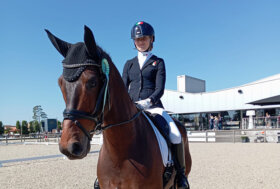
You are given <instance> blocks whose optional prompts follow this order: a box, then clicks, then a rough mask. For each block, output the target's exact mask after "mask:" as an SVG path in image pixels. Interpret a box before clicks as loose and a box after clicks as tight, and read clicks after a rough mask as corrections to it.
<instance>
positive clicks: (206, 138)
mask: <svg viewBox="0 0 280 189" xmlns="http://www.w3.org/2000/svg"><path fill="white" fill-rule="evenodd" d="M205 142H206V143H207V142H208V131H206V132H205Z"/></svg>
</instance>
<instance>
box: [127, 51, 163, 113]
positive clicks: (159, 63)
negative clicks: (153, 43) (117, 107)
mask: <svg viewBox="0 0 280 189" xmlns="http://www.w3.org/2000/svg"><path fill="white" fill-rule="evenodd" d="M122 78H123V81H124V84H125V86H126V88H127V89H128V93H129V96H130V98H131V99H132V101H133V102H136V101H139V100H144V99H146V98H150V99H151V101H152V103H153V106H155V107H162V108H163V105H162V103H161V101H160V98H161V97H162V95H163V93H164V87H165V80H166V72H165V65H164V60H163V59H161V58H158V57H157V56H155V55H152V57H151V58H149V59H148V60H147V62H146V63H145V64H144V65H143V67H142V69H140V66H139V62H138V57H137V56H136V57H134V58H133V59H131V60H128V61H127V62H126V64H125V66H124V69H123V74H122Z"/></svg>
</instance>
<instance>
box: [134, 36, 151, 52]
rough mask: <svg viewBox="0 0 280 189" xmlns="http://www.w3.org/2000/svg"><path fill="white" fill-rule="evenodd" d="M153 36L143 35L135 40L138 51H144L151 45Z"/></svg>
mask: <svg viewBox="0 0 280 189" xmlns="http://www.w3.org/2000/svg"><path fill="white" fill-rule="evenodd" d="M151 41H152V38H151V37H150V36H143V37H140V38H137V39H135V40H134V43H135V46H136V48H137V50H138V51H140V52H144V51H146V50H147V49H148V48H149V47H150V43H151Z"/></svg>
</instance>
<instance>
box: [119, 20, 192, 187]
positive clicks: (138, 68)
mask: <svg viewBox="0 0 280 189" xmlns="http://www.w3.org/2000/svg"><path fill="white" fill-rule="evenodd" d="M131 38H132V39H133V42H134V45H135V48H136V49H137V51H138V54H137V56H136V57H134V58H132V59H131V60H128V61H127V62H126V64H125V66H124V69H123V74H122V78H123V81H124V84H125V86H126V87H127V89H128V93H129V95H130V97H131V99H132V100H133V101H134V102H135V103H136V104H137V106H138V107H140V108H141V109H144V110H146V111H149V112H151V113H157V114H161V115H162V116H163V117H164V118H165V119H166V121H167V122H168V123H169V126H170V134H169V140H170V142H171V143H172V147H171V150H172V153H173V155H174V156H175V158H174V163H175V168H176V170H177V185H178V188H187V187H188V181H187V178H186V176H185V153H184V145H183V143H182V137H181V134H180V132H179V130H178V128H177V126H176V124H175V123H174V122H173V120H172V119H171V117H170V116H169V115H168V114H167V113H166V111H164V109H163V105H162V103H161V100H160V98H161V97H162V95H163V93H164V87H165V80H166V73H165V65H164V60H163V59H162V58H159V57H157V56H155V55H153V54H152V49H153V42H154V41H155V33H154V29H153V27H152V26H151V25H150V24H148V23H147V22H143V21H141V22H137V23H136V24H135V25H134V26H133V27H132V30H131Z"/></svg>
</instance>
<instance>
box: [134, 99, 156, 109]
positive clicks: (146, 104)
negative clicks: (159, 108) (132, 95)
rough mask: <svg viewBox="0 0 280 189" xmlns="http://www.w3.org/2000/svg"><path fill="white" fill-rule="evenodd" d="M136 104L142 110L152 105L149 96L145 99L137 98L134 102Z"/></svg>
mask: <svg viewBox="0 0 280 189" xmlns="http://www.w3.org/2000/svg"><path fill="white" fill-rule="evenodd" d="M136 104H137V106H138V107H139V108H140V109H142V110H146V109H148V108H150V107H151V106H152V102H151V99H150V98H147V99H145V100H139V101H137V102H136Z"/></svg>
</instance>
